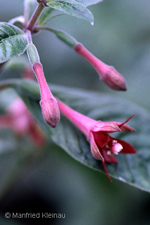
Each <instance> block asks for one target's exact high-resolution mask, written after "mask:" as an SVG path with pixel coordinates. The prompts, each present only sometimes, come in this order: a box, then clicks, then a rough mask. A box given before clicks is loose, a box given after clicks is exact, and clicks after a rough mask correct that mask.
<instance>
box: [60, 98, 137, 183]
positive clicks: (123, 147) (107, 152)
mask: <svg viewBox="0 0 150 225" xmlns="http://www.w3.org/2000/svg"><path fill="white" fill-rule="evenodd" d="M57 101H58V106H59V109H60V112H61V113H62V114H63V115H64V116H66V117H67V118H68V119H69V120H70V121H71V122H72V123H73V124H74V125H75V126H76V127H78V129H79V130H81V131H82V132H83V134H84V135H85V136H86V138H87V140H88V141H89V143H90V148H91V153H92V155H93V157H94V158H95V159H97V160H101V161H102V165H103V167H104V170H105V172H106V174H107V177H108V178H109V180H110V181H111V178H110V176H109V173H108V171H107V169H106V165H105V163H106V162H108V163H115V164H117V160H116V158H115V155H117V154H118V153H124V154H133V153H136V150H135V149H134V147H133V146H132V145H130V144H129V143H127V142H125V141H123V140H120V139H117V138H113V137H111V136H109V133H113V132H122V131H135V130H134V129H133V128H132V127H130V126H128V125H127V124H126V123H127V122H128V121H129V120H130V119H131V118H132V116H131V117H129V118H128V119H127V120H126V121H124V122H123V123H120V122H102V121H96V120H94V119H91V118H89V117H87V116H85V115H83V114H81V113H79V112H77V111H75V110H73V109H71V108H70V107H68V106H67V105H65V104H64V103H62V102H61V101H59V100H57Z"/></svg>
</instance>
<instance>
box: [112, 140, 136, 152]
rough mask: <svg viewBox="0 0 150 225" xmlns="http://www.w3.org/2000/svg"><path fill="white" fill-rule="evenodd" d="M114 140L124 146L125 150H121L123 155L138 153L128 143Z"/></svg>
mask: <svg viewBox="0 0 150 225" xmlns="http://www.w3.org/2000/svg"><path fill="white" fill-rule="evenodd" d="M114 140H117V142H118V143H120V144H121V145H122V146H123V149H122V150H121V152H120V153H123V154H135V153H136V150H135V148H134V147H133V146H132V145H130V144H129V143H128V142H126V141H123V140H120V139H115V138H114Z"/></svg>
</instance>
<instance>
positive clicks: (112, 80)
mask: <svg viewBox="0 0 150 225" xmlns="http://www.w3.org/2000/svg"><path fill="white" fill-rule="evenodd" d="M74 49H75V51H76V52H77V53H78V54H80V55H81V56H83V57H84V58H85V59H86V60H87V61H88V62H89V63H90V64H91V65H92V66H93V67H94V68H95V70H96V71H97V72H98V74H99V76H100V79H101V80H102V81H103V82H104V83H105V84H107V85H108V86H109V87H110V88H112V89H114V90H122V91H125V90H126V89H127V88H126V82H125V79H124V77H123V76H122V75H121V74H120V73H118V71H117V70H116V69H115V68H114V67H113V66H109V65H107V64H105V63H103V62H102V61H101V60H99V59H98V58H96V57H95V56H94V55H93V54H92V53H91V52H89V51H88V50H87V49H86V48H85V47H84V46H83V45H82V44H80V43H78V44H76V45H75V47H74Z"/></svg>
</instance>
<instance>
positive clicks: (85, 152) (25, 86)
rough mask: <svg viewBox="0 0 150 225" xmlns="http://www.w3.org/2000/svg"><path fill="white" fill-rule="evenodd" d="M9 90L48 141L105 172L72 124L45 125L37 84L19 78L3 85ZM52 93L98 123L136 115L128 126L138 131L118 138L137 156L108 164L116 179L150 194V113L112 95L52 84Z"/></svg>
mask: <svg viewBox="0 0 150 225" xmlns="http://www.w3.org/2000/svg"><path fill="white" fill-rule="evenodd" d="M7 87H13V88H15V89H16V91H17V93H18V94H19V95H20V96H21V97H22V98H23V99H24V101H25V103H26V104H27V106H28V108H29V110H30V111H31V112H32V114H33V115H34V117H35V118H36V120H37V121H38V123H39V124H40V126H41V127H42V128H43V130H44V131H45V133H46V134H47V136H48V138H51V139H52V140H53V141H54V142H55V143H56V144H57V145H58V146H60V147H61V148H63V149H64V150H65V151H66V152H67V153H68V154H69V155H71V156H72V157H73V158H75V159H76V160H77V161H79V162H81V163H82V164H84V165H86V166H88V167H90V168H93V169H96V170H99V171H101V172H104V170H103V167H102V164H101V162H100V161H97V160H95V159H94V158H93V157H92V155H91V152H90V146H89V143H88V142H87V140H86V138H85V136H84V135H83V134H82V133H81V132H80V131H79V130H78V129H77V128H76V127H75V126H74V125H73V124H72V123H71V122H70V121H68V120H67V119H66V118H65V117H64V116H61V120H60V123H59V124H58V126H57V127H56V128H55V129H53V128H51V127H50V126H48V125H47V124H46V123H45V122H44V120H43V118H42V114H41V109H40V106H39V101H40V93H39V88H38V85H37V83H36V82H33V81H27V80H16V79H15V80H12V81H11V80H10V81H5V82H3V83H1V84H0V88H1V89H3V88H7ZM51 90H52V92H53V94H54V95H55V96H56V97H58V98H60V99H61V100H62V101H64V102H65V103H66V104H67V105H69V106H71V107H72V108H73V109H75V110H77V111H79V112H81V113H83V114H85V115H87V116H89V117H91V118H93V119H96V120H102V121H118V122H123V121H125V120H126V119H127V118H128V117H129V116H130V115H132V114H135V116H134V117H133V118H132V120H131V121H129V123H128V124H129V125H131V126H132V127H134V128H135V129H136V130H137V132H122V133H116V134H115V135H116V136H115V137H117V138H121V139H123V140H125V141H127V142H129V143H130V144H132V145H133V146H134V147H135V149H136V150H137V154H134V155H126V154H119V155H118V156H117V160H118V165H114V164H109V163H107V164H106V166H107V169H108V172H109V174H110V175H111V176H112V177H114V178H116V179H118V180H120V181H123V182H125V183H128V184H130V185H133V186H135V187H137V188H140V189H142V190H145V191H148V192H150V182H149V181H150V173H149V171H150V138H149V136H150V126H149V124H150V115H149V113H148V112H147V111H145V110H144V109H142V108H141V107H138V106H137V105H135V104H133V103H131V102H128V101H127V100H123V99H121V98H118V97H116V96H113V95H109V94H102V93H97V92H91V91H82V90H80V89H73V88H65V87H59V86H52V85H51ZM124 109H128V110H124Z"/></svg>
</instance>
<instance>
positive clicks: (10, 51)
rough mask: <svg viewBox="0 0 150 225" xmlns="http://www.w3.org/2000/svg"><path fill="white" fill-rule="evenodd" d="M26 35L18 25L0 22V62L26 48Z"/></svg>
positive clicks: (19, 53)
mask: <svg viewBox="0 0 150 225" xmlns="http://www.w3.org/2000/svg"><path fill="white" fill-rule="evenodd" d="M27 45H28V41H27V37H26V35H25V34H24V33H23V31H22V30H21V29H19V28H18V27H16V26H14V25H11V24H9V23H5V22H0V63H2V62H5V61H7V60H9V59H11V58H14V57H16V56H20V55H21V54H23V53H24V52H25V50H26V48H27Z"/></svg>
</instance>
